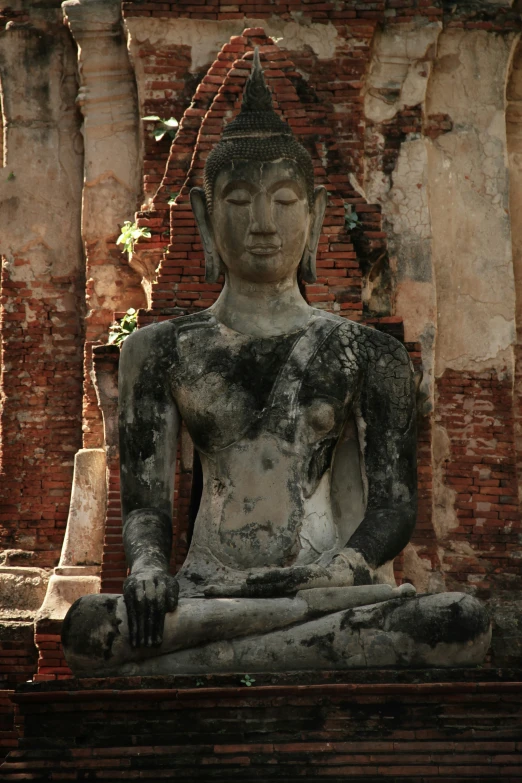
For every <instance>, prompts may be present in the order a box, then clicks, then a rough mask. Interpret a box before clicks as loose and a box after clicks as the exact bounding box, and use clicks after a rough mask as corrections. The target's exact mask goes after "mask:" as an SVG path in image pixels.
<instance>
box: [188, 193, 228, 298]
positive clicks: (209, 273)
mask: <svg viewBox="0 0 522 783" xmlns="http://www.w3.org/2000/svg"><path fill="white" fill-rule="evenodd" d="M190 203H191V206H192V212H193V213H194V217H195V218H196V223H197V226H198V231H199V236H200V237H201V243H202V245H203V252H204V254H205V280H206V282H207V283H217V281H218V279H219V276H220V274H221V272H222V271H223V265H222V262H221V258H220V257H219V253H218V252H217V249H216V246H215V245H214V239H213V236H212V229H211V226H210V215H209V214H208V209H207V202H206V199H205V191H204V190H203V188H192V190H191V191H190Z"/></svg>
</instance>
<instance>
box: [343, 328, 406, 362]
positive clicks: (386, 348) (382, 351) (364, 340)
mask: <svg viewBox="0 0 522 783" xmlns="http://www.w3.org/2000/svg"><path fill="white" fill-rule="evenodd" d="M341 320H343V321H344V323H343V324H342V325H341V326H340V328H339V329H338V330H337V332H338V334H339V339H340V340H341V342H342V343H343V344H344V345H345V346H346V348H348V349H349V350H350V351H351V352H352V353H354V354H355V355H356V357H357V359H358V360H359V363H360V364H362V365H363V367H367V368H368V369H369V368H370V367H374V368H376V369H377V370H385V368H389V369H390V370H391V368H392V367H393V368H394V369H397V368H399V367H403V368H405V370H407V371H408V372H410V371H411V370H412V366H411V361H410V357H409V355H408V351H407V350H406V348H405V347H404V345H403V344H402V343H401V342H400V341H399V340H397V339H396V338H395V337H392V335H390V334H386V332H381V331H379V330H378V329H373V328H372V327H370V326H365V325H364V324H360V323H356V322H355V321H349V320H348V319H344V318H343V319H341Z"/></svg>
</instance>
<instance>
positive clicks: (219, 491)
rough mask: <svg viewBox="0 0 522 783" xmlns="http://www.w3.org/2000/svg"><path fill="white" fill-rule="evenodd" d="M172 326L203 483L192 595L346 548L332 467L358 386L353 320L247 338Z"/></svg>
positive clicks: (193, 321)
mask: <svg viewBox="0 0 522 783" xmlns="http://www.w3.org/2000/svg"><path fill="white" fill-rule="evenodd" d="M174 326H175V334H176V338H175V343H176V345H175V350H174V356H173V362H172V364H171V371H170V377H169V383H170V386H171V390H172V393H173V397H174V399H175V401H176V404H177V406H178V408H179V411H180V414H181V416H182V418H183V420H184V421H185V424H186V426H187V428H188V431H189V433H190V435H191V437H192V439H193V441H194V444H195V446H196V448H197V449H198V452H199V454H200V456H201V461H202V466H203V477H204V487H203V495H202V499H201V505H200V509H199V513H198V517H197V521H196V526H195V531H194V537H193V541H192V545H191V550H190V552H189V555H188V557H187V560H186V562H185V565H184V567H183V569H182V574H181V579H182V589H183V592H185V593H187V594H189V593H190V592H191V591H192V588H191V585H193V586H194V589H196V590H197V588H198V586H200V585H201V584H203V583H204V584H209V583H212V582H215V581H216V580H218V581H221V582H222V581H223V579H226V578H230V579H232V580H233V581H234V576H233V573H234V572H236V573H237V572H241V573H243V575H244V572H245V571H250V570H253V569H259V568H263V567H267V566H272V567H274V566H279V567H280V566H288V565H292V564H295V563H309V562H313V561H315V560H317V559H318V557H320V555H321V554H323V553H325V552H328V551H330V550H334V549H336V548H338V547H339V545H341V546H342V545H343V544H344V543H346V542H339V541H338V532H337V528H336V525H335V521H334V517H333V514H332V510H331V502H330V468H331V465H332V460H333V456H334V452H335V447H336V444H337V442H338V441H339V438H340V436H341V434H342V432H343V427H344V425H345V422H346V420H347V417H348V415H349V413H350V411H351V405H352V401H353V399H354V397H355V395H356V392H357V388H358V383H359V379H360V371H359V367H358V362H357V359H356V356H355V354H354V353H353V352H352V350H351V349H350V339H349V337H350V336H349V327H350V325H349V323H348V322H346V321H345V320H344V319H341V318H336V317H332V316H328V315H326V314H323V313H321V311H316V310H312V309H311V318H310V321H309V323H308V324H307V325H306V326H305V327H304V328H302V329H300V330H299V331H297V332H294V333H291V334H286V335H282V336H280V337H271V338H254V337H250V336H247V335H243V334H239V333H237V332H235V331H233V330H232V329H229V328H228V327H226V326H224V325H223V324H221V323H219V322H218V321H216V319H215V318H214V317H213V315H212V314H211V312H205V313H202V314H200V315H196V316H189V317H186V318H182V319H178V320H177V321H175V322H174ZM352 345H353V341H352ZM354 347H355V346H354ZM185 577H187V578H188V580H189V583H188V585H184V584H183V583H184V581H185ZM191 578H192V581H191ZM194 583H196V584H194ZM199 589H200V588H199Z"/></svg>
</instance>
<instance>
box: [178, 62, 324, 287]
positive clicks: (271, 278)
mask: <svg viewBox="0 0 522 783" xmlns="http://www.w3.org/2000/svg"><path fill="white" fill-rule="evenodd" d="M190 196H191V203H192V209H193V211H194V215H195V217H196V220H197V223H198V228H199V232H200V235H201V239H202V242H203V247H204V251H205V265H206V279H207V281H210V282H215V281H216V280H217V278H218V277H219V274H220V272H221V271H222V270H223V267H225V268H226V269H228V270H229V271H230V272H233V273H234V274H237V275H238V276H239V277H242V278H244V279H245V280H249V281H251V282H258V281H259V282H275V281H278V280H282V279H285V278H286V277H288V276H289V275H291V274H295V273H296V270H297V268H298V267H300V271H301V277H302V279H303V280H304V281H305V282H313V281H314V280H315V278H316V274H315V258H316V253H317V246H318V243H319V238H320V234H321V227H322V223H323V218H324V212H325V209H326V201H327V195H326V190H325V188H324V187H318V188H315V189H314V171H313V164H312V159H311V157H310V155H309V153H308V152H307V150H306V149H305V148H304V147H303V146H302V144H300V143H299V142H298V141H297V140H296V138H295V137H294V135H293V133H292V130H291V129H290V127H289V125H288V124H287V123H286V122H285V121H284V120H283V119H282V118H281V117H280V116H279V115H278V114H277V113H276V112H275V111H274V108H273V105H272V95H271V93H270V89H269V88H268V86H267V84H266V83H265V79H264V74H263V70H262V68H261V63H260V60H259V51H258V49H257V47H256V49H255V51H254V59H253V63H252V70H251V72H250V75H249V77H248V79H247V82H246V85H245V90H244V93H243V102H242V105H241V111H240V113H239V114H238V116H237V117H236V118H235V119H234V120H233V121H232V122H230V123H229V124H228V125H227V126H226V127H225V129H224V131H223V135H222V137H221V140H220V141H219V143H218V144H217V145H216V146H215V147H214V149H213V150H212V152H211V153H210V155H209V157H208V158H207V161H206V165H205V172H204V189H201V188H193V189H192V191H191V194H190Z"/></svg>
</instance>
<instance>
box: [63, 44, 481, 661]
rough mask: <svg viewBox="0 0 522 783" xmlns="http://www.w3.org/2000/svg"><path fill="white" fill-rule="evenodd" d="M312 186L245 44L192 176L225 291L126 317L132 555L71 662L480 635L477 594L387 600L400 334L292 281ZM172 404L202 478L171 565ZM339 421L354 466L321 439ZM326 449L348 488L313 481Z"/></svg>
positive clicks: (402, 361) (414, 656)
mask: <svg viewBox="0 0 522 783" xmlns="http://www.w3.org/2000/svg"><path fill="white" fill-rule="evenodd" d="M326 202H327V194H326V190H325V188H324V187H319V188H315V189H314V180H313V167H312V162H311V158H310V156H309V155H308V153H307V152H306V151H305V149H304V148H303V147H302V146H301V145H300V144H298V143H297V141H296V140H295V138H294V136H293V134H292V132H291V130H290V127H289V126H288V125H287V124H286V122H284V121H283V120H282V119H281V118H280V117H279V116H278V115H277V114H276V113H275V112H274V109H273V106H272V96H271V93H270V90H269V89H268V87H267V86H266V84H265V82H264V77H263V72H262V69H261V65H260V61H259V53H258V50H257V49H256V52H255V53H254V62H253V66H252V71H251V74H250V77H249V79H248V80H247V82H246V86H245V90H244V95H243V103H242V109H241V112H240V113H239V115H238V116H237V117H236V118H235V119H234V120H233V121H232V122H231V123H229V124H228V125H227V126H226V127H225V129H224V132H223V137H222V140H221V142H220V143H219V144H218V145H217V146H216V147H215V148H214V149H213V150H212V152H211V153H210V155H209V157H208V158H207V161H206V165H205V173H204V188H203V189H200V188H194V189H193V190H192V192H191V203H192V208H193V212H194V215H195V217H196V220H197V223H198V228H199V232H200V235H201V241H202V244H203V248H204V252H205V261H206V279H207V281H209V282H211V283H214V282H216V281H217V279H218V277H219V275H220V274H221V272H224V275H225V285H224V288H223V291H222V293H221V295H220V297H219V298H218V300H217V302H216V303H215V305H214V306H213V307H211V308H210V309H209V310H205V311H203V312H202V313H200V314H195V315H190V316H185V317H182V318H178V319H176V320H174V321H167V322H164V323H160V324H156V325H153V326H149V327H147V328H145V329H142V330H139V331H138V332H136V333H135V334H133V335H131V336H130V337H129V338H128V339H127V340H126V342H125V345H124V348H123V352H122V357H121V362H120V367H119V378H120V386H119V411H120V413H119V422H120V462H121V486H122V511H123V516H124V520H125V522H124V543H125V549H126V554H127V558H128V562H129V565H130V568H131V574H130V576H129V577H128V579H127V580H126V582H125V586H124V595H123V597H121V596H110V595H106V596H91V597H86V598H83V599H80V600H79V601H77V602H76V603H75V604H74V605H73V606H72V607H71V609H70V610H69V612H68V615H67V617H66V620H65V623H64V627H63V641H64V649H65V654H66V657H67V660H68V663H69V664H70V666H71V667H72V668H73V670H74V671H75V673H77V674H83V675H85V674H87V673H88V672H90V671H92V669H93V667H95V668H96V670H97V671H98V672H100V673H106V674H114V673H116V672H118V671H120V672H126V673H132V674H135V673H149V674H151V673H157V672H162V673H165V672H174V671H180V672H185V671H194V672H199V671H201V672H204V671H210V670H216V671H220V670H224V671H227V670H237V668H238V667H239V666H240V665H247V664H248V668H250V669H251V670H252V671H259V670H266V669H268V670H279V669H285V668H288V667H289V666H290V665H292V666H293V667H294V668H298V669H308V668H314V667H319V668H352V667H357V666H369V667H372V666H374V667H375V666H382V665H404V666H409V665H427V666H430V665H431V666H434V665H438V666H440V665H446V666H451V665H459V664H460V665H462V664H466V663H467V664H473V663H478V662H480V661H481V660H482V659H483V657H484V655H485V652H486V650H487V647H488V645H489V640H490V633H491V632H490V624H489V618H488V616H487V614H486V613H485V611H484V609H483V608H482V606H481V605H480V604H479V602H478V601H476V600H475V599H473V598H471V597H468V596H465V595H463V594H460V593H455V594H451V593H449V594H446V595H439V596H437V595H435V596H423V597H419V598H412V597H410V598H404V597H405V596H408V595H410V596H411V594H414V593H415V588H414V587H412V586H410V585H405V586H403V587H402V588H399V589H398V591H397V592H394V590H393V588H392V587H391V586H390V585H386V584H379V583H381V582H386V580H387V579H389V573H387V572H386V570H385V569H383V567H386V565H387V564H389V563H390V562H391V561H392V560H393V558H394V557H395V556H396V555H397V554H398V553H399V552H400V551H401V549H402V548H403V547H404V545H405V544H406V543H407V542H408V540H409V538H410V536H411V532H412V529H413V526H414V522H415V513H416V500H417V498H416V465H415V421H416V406H415V390H414V384H413V376H412V371H411V364H410V361H409V358H408V356H407V353H406V351H405V350H404V348H403V347H402V346H401V345H400V343H399V342H397V341H395V340H394V339H393V338H391V337H389V336H388V335H385V334H382V333H380V332H377V331H376V330H370V329H368V328H366V327H363V326H361V325H359V324H356V323H353V322H350V321H347V320H344V319H343V318H340V317H338V316H335V315H330V314H326V313H323V312H321V311H320V310H316V309H313V308H311V307H310V306H309V305H308V303H307V302H306V301H305V300H304V299H303V297H302V295H301V293H300V291H299V287H298V281H297V276H298V270H299V275H300V277H301V279H302V280H305V281H307V282H309V283H311V282H313V281H314V280H315V279H316V253H317V247H318V244H319V240H320V236H321V229H322V224H323V218H324V213H325V208H326ZM181 420H183V421H184V423H185V425H186V427H187V430H188V432H189V434H190V436H191V438H192V441H193V443H194V446H195V449H196V452H197V455H198V459H199V461H200V464H201V468H202V473H203V481H202V489H201V493H200V497H199V498H198V504H199V510H198V512H197V517H196V521H195V527H194V534H193V538H192V543H191V547H190V550H189V554H188V556H187V559H186V561H185V563H184V565H183V567H182V569H181V571H180V572H179V574H178V575H177V576H176V578H173V577H172V576H170V575H169V573H168V562H169V555H170V547H171V538H172V531H171V518H172V498H173V492H174V485H173V480H174V465H175V457H176V443H177V437H178V434H179V430H180V421H181ZM347 422H350V423H351V424H352V425H353V428H352V430H351V432H352V434H353V437H354V439H355V441H356V443H357V448H358V451H359V454H360V459H359V463H358V464H357V465H355V464H354V461H353V460H350V459H346V457H347V456H348V455H347V452H346V450H343V449H341V450H340V451H339V454H337V453H336V446H337V444H338V443H339V441H340V440H341V439H342V437H343V433H345V431H346V426H347ZM336 459H337V460H338V461H339V460H341V462H342V465H341V467H339V466H337V470H338V471H339V472H340V474H341V475H342V473H343V472H344V473H345V475H346V482H347V484H348V485H351V488H352V491H353V496H354V497H353V500H352V497H351V496H350V493H346V494H345V495H344V496H343V493H342V492H339V491H337V492H336V493H331V475H332V473H333V472H334V464H335V461H336ZM343 461H344V462H343ZM354 472H355V473H356V474H357V480H354V479H353V478H352V477H351V476H350V474H351V473H352V474H353V473H354ZM339 481H340V479H339ZM361 496H362V497H361ZM343 501H346V506H347V507H348V508H350V505H355V506H356V507H357V508H360V511H361V512H362V514H361V516H362V518H361V519H359V520H358V521H357V520H355V519H353V509H352V518H350V511H348V512H347V519H345V508H344V506H343V505H342V502H343ZM363 586H364V587H363ZM325 588H326V589H325ZM333 588H337V589H333ZM318 590H319V591H320V592H317V591H318ZM307 591H311V599H310V601H308V600H307V598H306V595H307ZM296 594H297V595H296ZM396 596H398V597H396ZM376 602H379V603H377V605H376V606H375V607H372V608H370V606H369V605H371V604H375V603H376ZM358 606H359V607H364V608H360V609H357V608H353V607H358ZM340 609H344V610H347V611H340ZM165 616H167V621H166V622H165ZM316 618H317V619H316ZM281 628H283V629H284V630H276V629H281Z"/></svg>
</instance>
